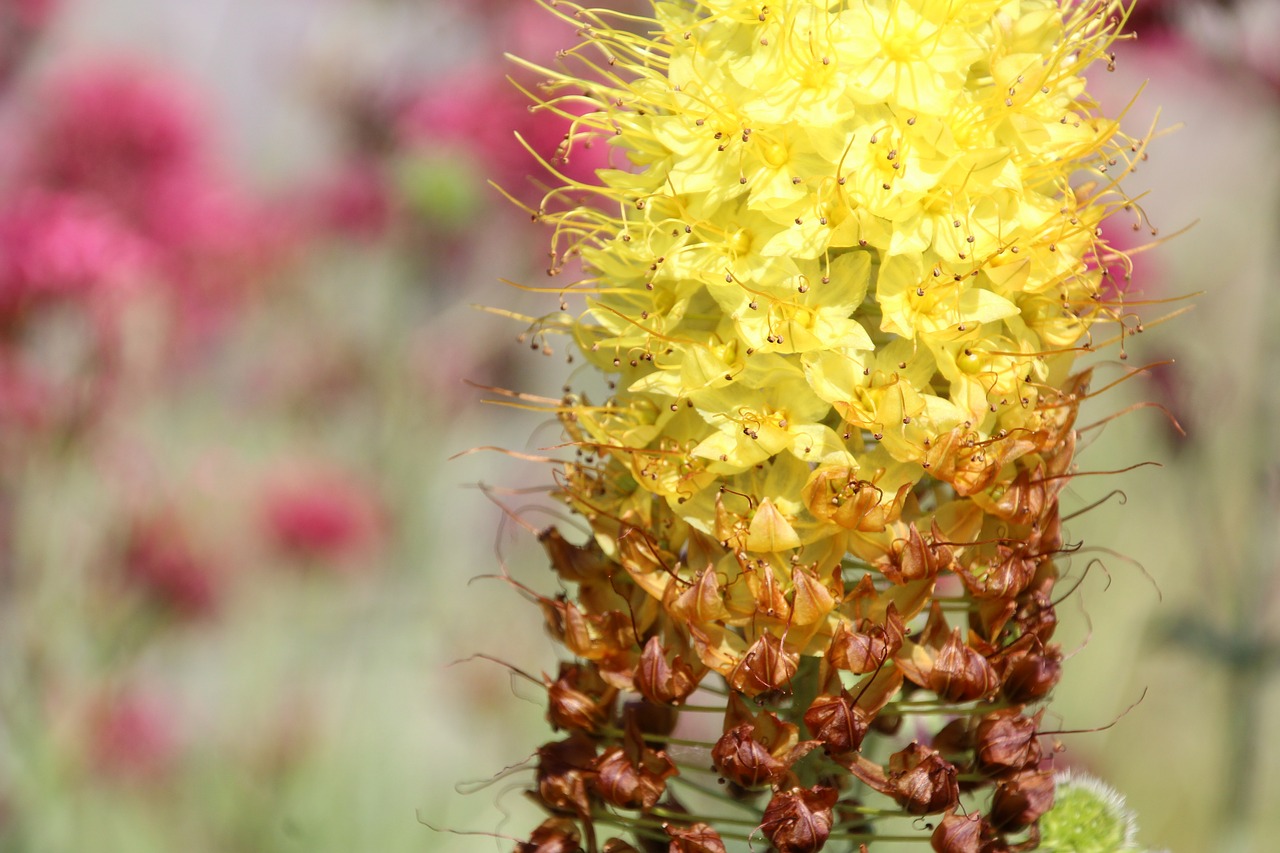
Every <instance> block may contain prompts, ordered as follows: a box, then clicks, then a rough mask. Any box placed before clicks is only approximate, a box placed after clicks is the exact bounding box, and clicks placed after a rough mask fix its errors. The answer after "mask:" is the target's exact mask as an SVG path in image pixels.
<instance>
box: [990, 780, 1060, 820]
mask: <svg viewBox="0 0 1280 853" xmlns="http://www.w3.org/2000/svg"><path fill="white" fill-rule="evenodd" d="M1053 791H1054V783H1053V772H1052V771H1049V770H1024V771H1023V772H1021V773H1019V774H1017V775H1016V776H1013V777H1011V778H1009V779H1006V780H1004V781H1002V782H1000V783H999V784H998V785H996V790H995V793H994V794H993V795H992V797H991V822H992V824H994V825H995V826H996V827H998V828H999V829H1001V830H1003V831H1005V832H1017V831H1018V830H1021V829H1025V828H1026V827H1028V826H1030V825H1031V824H1033V823H1035V822H1036V821H1037V820H1039V819H1040V816H1041V815H1043V814H1044V813H1045V812H1047V811H1048V810H1049V809H1050V808H1052V807H1053Z"/></svg>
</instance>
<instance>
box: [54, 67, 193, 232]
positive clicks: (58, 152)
mask: <svg viewBox="0 0 1280 853" xmlns="http://www.w3.org/2000/svg"><path fill="white" fill-rule="evenodd" d="M196 103H197V99H196V98H195V97H194V96H193V94H192V93H191V92H188V91H186V90H185V89H183V88H182V87H180V86H178V85H177V84H175V83H174V81H173V79H172V77H169V76H164V75H162V74H161V73H159V72H157V71H152V70H148V69H145V68H143V67H141V66H137V65H132V64H125V63H110V64H108V63H104V64H99V65H93V66H88V67H82V68H78V69H74V70H72V71H70V72H66V73H63V74H62V75H60V76H58V77H55V78H54V80H53V81H52V84H51V85H49V86H48V87H47V90H46V92H45V93H44V97H43V99H42V104H43V115H41V116H40V117H39V119H38V120H37V122H36V125H35V130H34V133H33V137H32V140H31V154H30V159H31V164H30V167H29V176H30V178H31V179H32V180H34V181H37V182H39V183H42V184H44V185H46V186H52V187H60V188H64V189H70V190H75V191H78V192H83V193H87V194H91V195H95V196H97V197H99V198H101V199H103V200H105V201H107V202H109V203H110V204H111V206H112V207H114V208H115V209H117V210H119V211H120V212H121V213H122V214H124V215H126V216H129V217H131V218H132V220H133V221H134V222H135V223H141V222H145V221H146V220H147V219H148V213H149V211H148V208H149V206H150V205H149V202H150V197H151V194H152V192H153V191H154V190H155V189H156V187H157V186H158V185H160V184H163V183H167V182H170V181H173V180H175V179H176V178H178V177H180V176H184V175H187V174H191V173H196V174H199V173H201V172H203V171H204V170H205V169H206V167H207V162H206V160H207V158H206V151H205V145H204V139H205V135H206V131H205V128H204V119H203V117H202V116H201V115H200V111H199V109H198V108H197V107H196Z"/></svg>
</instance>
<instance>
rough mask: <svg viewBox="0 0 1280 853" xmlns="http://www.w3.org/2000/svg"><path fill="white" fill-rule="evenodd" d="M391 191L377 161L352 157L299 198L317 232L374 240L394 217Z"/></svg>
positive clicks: (382, 232) (393, 202) (383, 231)
mask: <svg viewBox="0 0 1280 853" xmlns="http://www.w3.org/2000/svg"><path fill="white" fill-rule="evenodd" d="M393 196H394V193H393V191H392V188H391V186H390V185H389V182H388V180H387V178H386V176H385V175H384V174H383V172H382V169H380V168H379V167H378V165H377V164H375V163H373V162H369V161H361V160H358V159H356V160H352V161H351V162H348V163H344V164H343V165H341V166H339V167H338V169H337V170H335V171H334V172H333V174H331V175H329V176H328V177H327V178H326V179H324V180H323V181H322V182H321V183H320V184H319V185H318V186H316V187H315V188H313V189H312V190H311V192H310V195H309V197H306V198H304V199H303V200H302V205H301V206H302V207H303V209H305V210H307V211H309V212H310V214H311V217H312V219H313V227H314V228H316V229H317V230H318V231H319V233H320V234H322V235H323V234H335V235H338V236H344V237H354V238H356V239H361V240H364V239H375V238H377V237H380V236H382V235H383V234H384V233H386V231H387V229H388V228H389V227H390V226H391V222H392V220H393V219H394V217H395V213H396V211H395V201H394V198H393Z"/></svg>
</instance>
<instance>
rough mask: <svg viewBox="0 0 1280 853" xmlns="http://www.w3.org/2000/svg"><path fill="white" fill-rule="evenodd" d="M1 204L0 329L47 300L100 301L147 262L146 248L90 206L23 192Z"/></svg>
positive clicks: (63, 195) (105, 211)
mask: <svg viewBox="0 0 1280 853" xmlns="http://www.w3.org/2000/svg"><path fill="white" fill-rule="evenodd" d="M0 205H2V206H0V325H3V326H11V325H12V324H14V323H17V322H20V320H21V315H22V314H23V313H24V312H26V311H28V310H30V309H32V308H37V307H40V306H41V305H45V304H48V303H50V302H53V301H57V300H79V301H82V302H89V301H92V300H100V297H102V296H104V295H106V294H107V292H108V291H110V290H112V289H116V288H119V287H123V286H125V285H127V284H128V283H129V282H130V281H131V280H133V279H135V278H136V277H137V276H138V275H140V274H141V273H142V272H143V271H144V270H145V268H146V266H147V265H148V263H149V262H150V260H151V258H150V252H149V248H148V246H147V245H146V243H145V242H144V241H142V240H140V239H139V238H138V237H137V236H136V235H135V234H134V233H133V232H132V231H131V230H130V229H129V228H127V227H126V226H125V225H124V224H123V223H121V222H120V221H119V219H118V218H117V217H115V216H114V215H113V214H112V211H111V210H109V209H106V208H104V207H103V206H102V205H101V204H98V203H95V202H94V201H92V200H89V199H85V198H82V197H79V196H76V195H72V194H68V193H53V192H44V191H41V190H29V191H26V192H22V193H20V194H18V195H17V196H16V197H13V198H10V199H6V200H4V201H3V202H0Z"/></svg>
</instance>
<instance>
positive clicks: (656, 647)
mask: <svg viewBox="0 0 1280 853" xmlns="http://www.w3.org/2000/svg"><path fill="white" fill-rule="evenodd" d="M698 670H700V671H701V673H705V672H706V668H705V667H702V666H701V665H699V667H698ZM699 680H700V673H699V672H698V671H697V670H695V669H694V668H693V666H692V665H690V664H689V663H686V662H685V661H684V659H682V658H681V656H680V655H679V654H676V655H674V656H673V657H672V658H671V659H670V660H668V657H667V652H666V650H665V649H664V648H663V647H662V642H661V641H660V640H659V639H658V638H657V637H650V638H649V641H648V642H647V643H645V646H644V651H643V652H642V653H641V654H640V665H639V666H638V667H636V689H637V690H638V691H640V695H642V696H644V697H645V698H646V699H648V700H649V701H651V702H654V703H656V704H658V705H678V704H680V703H681V702H683V701H684V700H685V699H687V698H689V694H691V693H692V692H693V691H694V690H697V689H698V681H699Z"/></svg>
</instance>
